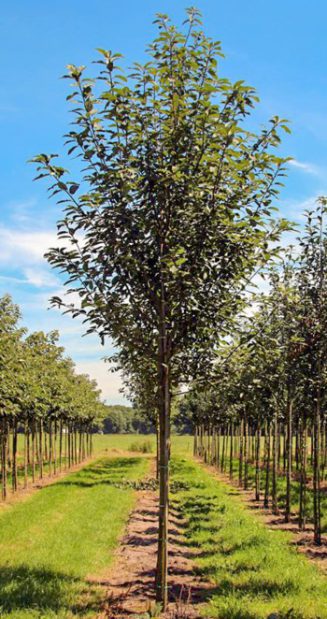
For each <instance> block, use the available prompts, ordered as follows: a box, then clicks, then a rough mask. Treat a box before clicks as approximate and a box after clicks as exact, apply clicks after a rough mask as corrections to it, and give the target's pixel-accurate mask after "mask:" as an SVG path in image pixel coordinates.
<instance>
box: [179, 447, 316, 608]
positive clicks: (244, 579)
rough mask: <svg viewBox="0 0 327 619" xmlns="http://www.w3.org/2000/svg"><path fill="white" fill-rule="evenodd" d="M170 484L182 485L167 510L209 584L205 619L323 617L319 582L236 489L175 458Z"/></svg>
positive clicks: (305, 562)
mask: <svg viewBox="0 0 327 619" xmlns="http://www.w3.org/2000/svg"><path fill="white" fill-rule="evenodd" d="M173 478H174V479H175V480H176V481H177V482H183V483H184V484H185V482H188V483H189V489H186V490H185V489H184V490H183V489H181V490H179V491H178V492H177V493H176V494H175V495H174V497H173V504H175V506H176V507H178V508H179V509H181V511H182V513H183V515H184V516H185V517H186V518H187V519H188V522H189V524H188V527H187V540H188V543H189V544H190V545H191V546H194V547H196V548H198V552H197V553H196V557H197V559H196V562H197V566H198V569H199V571H200V573H201V574H202V575H203V576H205V577H206V578H209V579H210V581H211V582H212V583H213V586H212V590H211V591H210V592H209V597H210V600H208V615H209V616H210V617H211V616H212V617H217V619H218V618H219V619H264V618H265V619H266V618H267V617H268V616H269V615H270V614H271V613H278V614H277V615H276V617H278V619H284V618H286V617H287V618H289V619H309V618H310V619H314V618H315V619H318V618H320V619H325V618H327V581H326V578H325V577H324V576H323V575H322V574H321V573H320V572H319V570H318V568H316V567H315V566H314V565H312V564H310V563H309V561H308V560H307V559H306V558H305V557H303V556H301V555H300V554H298V553H297V552H296V551H295V549H293V548H292V547H291V546H290V544H289V542H290V539H291V537H290V534H289V533H286V532H283V531H272V530H269V529H268V528H266V527H265V526H264V525H263V524H262V523H261V522H260V521H259V519H258V518H257V517H256V516H255V515H252V513H250V512H249V510H248V509H247V508H246V507H245V506H244V504H243V503H242V502H241V500H240V499H239V497H238V491H237V490H236V489H235V488H231V487H230V486H228V485H226V484H224V483H222V482H218V481H217V479H215V478H213V477H212V476H211V475H210V473H209V472H207V471H205V470H204V469H203V468H201V467H200V465H198V464H196V463H193V462H191V461H190V460H184V459H182V458H178V459H174V461H173Z"/></svg>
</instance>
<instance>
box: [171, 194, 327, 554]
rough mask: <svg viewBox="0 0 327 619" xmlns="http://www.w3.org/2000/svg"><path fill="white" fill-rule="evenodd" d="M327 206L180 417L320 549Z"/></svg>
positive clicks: (205, 449)
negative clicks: (188, 419) (308, 532)
mask: <svg viewBox="0 0 327 619" xmlns="http://www.w3.org/2000/svg"><path fill="white" fill-rule="evenodd" d="M326 206H327V200H326V199H324V198H321V199H320V200H319V201H318V204H317V208H316V209H315V210H313V211H311V212H307V213H306V225H305V231H304V234H303V236H302V237H301V238H299V239H298V244H296V246H295V247H294V248H293V249H290V251H289V252H288V253H287V254H286V255H285V258H284V261H283V263H282V264H280V265H277V266H275V267H274V268H272V269H271V270H270V272H269V276H268V279H269V291H268V293H266V294H261V295H258V296H257V299H256V302H255V304H254V308H253V309H252V313H251V314H248V315H247V316H246V315H245V316H243V317H241V318H239V322H238V324H235V325H234V330H233V335H230V336H229V337H228V338H227V339H226V344H225V346H222V347H221V348H220V349H219V350H218V351H217V361H216V364H215V370H214V373H213V375H212V376H211V378H209V380H208V381H207V384H206V388H205V389H203V388H202V389H201V388H200V386H198V388H196V386H195V390H194V392H192V393H190V394H189V395H187V396H186V397H185V399H184V400H183V402H182V403H181V411H180V414H181V415H182V417H191V418H192V419H193V423H194V427H195V452H196V453H197V454H198V455H200V456H202V457H203V458H204V459H205V460H207V461H210V462H214V463H216V464H217V465H218V466H219V467H220V468H221V469H222V470H223V471H225V472H227V471H228V473H229V476H230V477H231V478H233V476H234V475H235V467H236V468H237V475H238V481H239V484H240V485H242V486H243V487H244V488H245V489H247V488H249V487H250V486H249V483H250V482H249V475H250V474H252V475H250V476H251V477H252V480H253V486H254V491H255V498H256V500H258V501H259V500H260V499H262V501H263V504H264V506H265V507H268V506H270V507H271V509H272V511H273V513H274V514H278V513H280V510H282V511H283V513H284V518H285V521H286V522H289V521H290V519H291V517H292V515H293V516H294V517H295V513H293V514H292V510H293V512H294V510H295V511H296V512H297V516H296V517H297V518H298V524H299V527H300V529H302V530H303V529H305V527H306V523H307V521H308V520H309V521H311V522H313V526H314V541H315V543H316V544H320V543H321V491H322V490H321V484H322V481H323V482H324V481H325V477H326V466H327V400H326V395H327V228H326V212H327V208H326ZM210 383H211V384H210ZM236 460H237V466H236ZM281 479H282V480H284V481H283V483H282V498H281V501H280V500H279V496H278V492H279V486H280V480H281ZM324 490H325V488H324ZM296 503H298V509H297V510H296V508H295V504H296Z"/></svg>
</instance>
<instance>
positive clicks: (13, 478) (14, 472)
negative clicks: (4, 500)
mask: <svg viewBox="0 0 327 619" xmlns="http://www.w3.org/2000/svg"><path fill="white" fill-rule="evenodd" d="M11 484H12V490H13V492H16V491H17V419H14V420H13V431H12V471H11Z"/></svg>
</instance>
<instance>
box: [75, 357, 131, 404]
mask: <svg viewBox="0 0 327 619" xmlns="http://www.w3.org/2000/svg"><path fill="white" fill-rule="evenodd" d="M76 369H77V371H78V372H81V373H82V374H89V375H90V376H91V377H94V378H96V380H97V383H98V386H99V388H100V389H101V391H102V396H103V397H104V399H105V400H106V402H107V403H108V404H128V403H129V402H128V400H127V399H126V398H125V397H124V396H123V394H122V393H120V389H121V387H122V379H121V376H120V374H119V372H115V373H111V372H109V365H108V364H107V363H105V362H104V361H98V360H92V361H77V363H76Z"/></svg>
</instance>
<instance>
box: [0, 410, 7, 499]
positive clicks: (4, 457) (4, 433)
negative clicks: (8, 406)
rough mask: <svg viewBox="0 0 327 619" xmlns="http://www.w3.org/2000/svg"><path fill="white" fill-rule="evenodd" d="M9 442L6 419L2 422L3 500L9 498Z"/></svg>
mask: <svg viewBox="0 0 327 619" xmlns="http://www.w3.org/2000/svg"><path fill="white" fill-rule="evenodd" d="M7 441H8V423H7V420H6V418H5V417H4V418H3V420H2V443H1V447H2V449H1V495H2V500H3V501H5V500H6V498H7Z"/></svg>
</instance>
